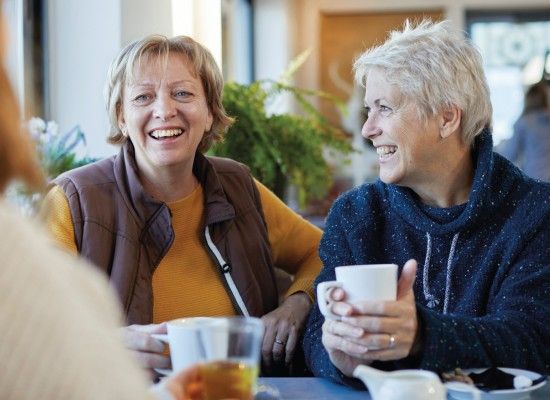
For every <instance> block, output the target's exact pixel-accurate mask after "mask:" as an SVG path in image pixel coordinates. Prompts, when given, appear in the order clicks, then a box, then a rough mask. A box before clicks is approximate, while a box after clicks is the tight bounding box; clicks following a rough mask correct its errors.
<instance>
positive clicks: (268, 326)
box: [262, 314, 277, 367]
mask: <svg viewBox="0 0 550 400" xmlns="http://www.w3.org/2000/svg"><path fill="white" fill-rule="evenodd" d="M262 321H263V322H264V326H265V333H264V339H263V341H262V360H263V362H264V364H265V365H266V366H267V367H270V366H271V362H272V354H271V353H272V350H273V343H274V342H275V335H276V334H277V332H276V330H275V329H274V327H273V323H272V320H271V318H269V314H267V315H264V316H263V317H262Z"/></svg>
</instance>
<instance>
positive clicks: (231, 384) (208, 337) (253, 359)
mask: <svg viewBox="0 0 550 400" xmlns="http://www.w3.org/2000/svg"><path fill="white" fill-rule="evenodd" d="M263 334H264V326H263V323H262V321H261V320H260V319H259V318H254V317H227V318H216V319H215V321H214V322H213V323H211V324H208V325H207V326H204V327H201V332H200V335H201V341H200V342H201V346H202V349H201V351H202V352H203V354H204V360H205V361H204V362H203V363H202V365H201V367H200V368H201V372H202V376H203V379H204V388H205V395H206V397H205V398H206V400H221V399H236V400H252V399H253V398H254V393H255V392H256V382H257V379H258V370H259V362H260V349H261V345H262V338H263Z"/></svg>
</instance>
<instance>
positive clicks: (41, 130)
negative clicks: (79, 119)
mask: <svg viewBox="0 0 550 400" xmlns="http://www.w3.org/2000/svg"><path fill="white" fill-rule="evenodd" d="M27 128H28V131H29V134H30V135H31V137H32V138H33V139H34V141H35V143H36V148H37V152H38V156H39V159H40V163H41V165H42V167H43V169H44V172H45V174H46V176H47V177H48V179H52V178H55V177H56V176H58V175H59V174H61V173H63V172H65V171H68V170H71V169H73V168H77V167H80V166H82V165H86V164H88V163H90V162H93V161H95V159H94V158H91V157H88V156H82V157H79V156H78V153H85V149H86V135H85V134H84V132H82V130H81V129H80V126H79V125H76V126H75V127H73V128H72V129H71V130H69V131H68V132H66V133H59V126H58V125H57V123H56V122H55V121H47V122H46V121H44V120H43V119H42V118H37V117H34V118H31V119H30V120H29V122H28V124H27Z"/></svg>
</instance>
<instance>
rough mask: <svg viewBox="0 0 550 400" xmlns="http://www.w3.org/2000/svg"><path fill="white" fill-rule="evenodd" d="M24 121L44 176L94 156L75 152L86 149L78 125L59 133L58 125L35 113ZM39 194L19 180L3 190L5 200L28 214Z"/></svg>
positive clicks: (82, 162)
mask: <svg viewBox="0 0 550 400" xmlns="http://www.w3.org/2000/svg"><path fill="white" fill-rule="evenodd" d="M26 125H27V126H26V130H27V132H28V133H29V134H30V135H31V137H32V139H33V141H34V143H35V145H36V151H37V153H38V158H39V161H40V164H41V166H42V168H43V170H44V174H45V175H46V177H47V179H48V180H50V179H53V178H55V177H56V176H58V175H59V174H61V173H63V172H65V171H68V170H71V169H73V168H76V167H80V166H82V165H85V164H88V163H90V162H93V161H95V160H96V159H94V158H91V157H88V156H86V155H84V156H79V154H85V153H86V136H85V134H84V132H82V130H81V129H80V126H78V125H76V126H75V127H74V128H72V129H71V130H69V131H68V132H66V133H59V126H58V125H57V123H56V122H55V121H44V120H43V119H42V118H37V117H34V118H31V119H30V120H29V121H28V123H27V124H26ZM42 196H43V193H35V192H31V191H29V190H28V189H27V188H26V187H24V186H23V185H21V184H19V183H15V184H14V185H11V186H10V187H8V189H7V193H6V197H7V199H8V201H9V202H10V203H12V204H14V205H15V206H16V207H17V208H19V209H20V211H21V212H22V213H23V214H24V215H28V216H32V215H34V214H35V213H36V211H37V210H38V208H39V205H40V202H41V201H42Z"/></svg>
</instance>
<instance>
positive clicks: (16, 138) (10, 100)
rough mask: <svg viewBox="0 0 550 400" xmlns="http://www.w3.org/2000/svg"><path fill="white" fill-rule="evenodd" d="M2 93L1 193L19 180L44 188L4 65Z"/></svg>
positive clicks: (0, 67)
mask: <svg viewBox="0 0 550 400" xmlns="http://www.w3.org/2000/svg"><path fill="white" fill-rule="evenodd" d="M0 5H1V4H0ZM0 93H1V94H2V96H0V193H1V192H3V191H4V189H5V188H6V186H7V184H8V183H9V182H10V181H11V180H12V179H17V178H19V179H22V180H23V182H25V183H26V184H27V185H28V186H29V187H30V188H32V189H37V190H40V189H43V188H44V184H45V181H44V175H43V173H42V170H41V169H40V168H39V163H38V157H37V154H36V151H35V147H34V146H33V143H32V140H31V138H30V135H28V134H26V133H27V132H23V129H22V126H21V119H20V114H19V106H18V104H17V100H16V97H15V93H14V91H13V89H12V87H11V84H10V81H9V78H8V74H7V72H6V70H5V69H4V66H3V65H1V63H0Z"/></svg>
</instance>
